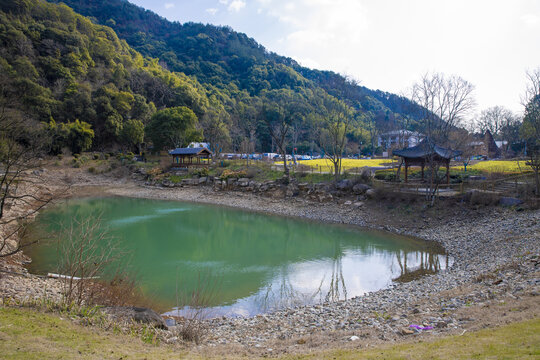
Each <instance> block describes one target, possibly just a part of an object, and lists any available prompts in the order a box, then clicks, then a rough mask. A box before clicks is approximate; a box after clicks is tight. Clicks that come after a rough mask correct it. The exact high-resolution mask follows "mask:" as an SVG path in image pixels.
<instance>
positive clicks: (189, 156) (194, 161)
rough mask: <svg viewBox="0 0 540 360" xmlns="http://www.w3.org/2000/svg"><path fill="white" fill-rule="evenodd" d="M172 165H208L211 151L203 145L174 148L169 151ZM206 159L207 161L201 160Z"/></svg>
mask: <svg viewBox="0 0 540 360" xmlns="http://www.w3.org/2000/svg"><path fill="white" fill-rule="evenodd" d="M169 155H171V156H172V161H173V164H174V165H179V166H185V167H189V166H208V164H209V163H210V161H208V160H209V159H210V157H211V156H212V152H211V151H210V150H208V149H207V148H205V147H199V148H176V149H174V150H171V151H169ZM202 159H206V160H207V161H206V162H204V161H201V160H202Z"/></svg>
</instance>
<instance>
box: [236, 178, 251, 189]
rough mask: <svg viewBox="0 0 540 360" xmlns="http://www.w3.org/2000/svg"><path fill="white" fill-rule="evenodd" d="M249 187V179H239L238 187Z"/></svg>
mask: <svg viewBox="0 0 540 360" xmlns="http://www.w3.org/2000/svg"><path fill="white" fill-rule="evenodd" d="M248 185H249V179H248V178H240V179H238V186H241V187H246V186H248Z"/></svg>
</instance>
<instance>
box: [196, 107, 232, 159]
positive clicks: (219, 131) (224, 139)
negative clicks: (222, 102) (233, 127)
mask: <svg viewBox="0 0 540 360" xmlns="http://www.w3.org/2000/svg"><path fill="white" fill-rule="evenodd" d="M228 117H229V115H228V114H227V112H225V110H224V109H215V108H214V109H211V110H208V111H207V112H206V113H205V114H204V115H203V117H202V118H201V121H200V124H201V126H202V128H203V134H204V138H205V139H206V140H207V141H208V142H209V143H210V149H211V150H212V153H213V159H214V162H215V161H216V159H218V158H219V155H220V153H221V151H222V150H223V148H225V147H227V146H228V145H229V144H230V142H231V136H230V134H229V128H228V126H227V123H228V121H229V119H228Z"/></svg>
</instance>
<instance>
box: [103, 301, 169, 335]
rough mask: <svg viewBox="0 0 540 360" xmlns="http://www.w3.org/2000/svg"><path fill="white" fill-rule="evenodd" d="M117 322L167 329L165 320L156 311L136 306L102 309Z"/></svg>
mask: <svg viewBox="0 0 540 360" xmlns="http://www.w3.org/2000/svg"><path fill="white" fill-rule="evenodd" d="M102 311H103V312H104V313H106V314H107V315H109V316H110V317H111V318H112V319H113V320H115V321H121V322H128V323H129V322H132V321H135V322H138V323H141V324H147V325H151V326H153V327H155V328H159V329H165V330H166V329H167V325H166V324H165V321H164V320H163V318H162V317H161V316H160V315H159V314H158V313H157V312H155V311H154V310H152V309H148V308H142V307H135V306H107V307H104V308H103V309H102Z"/></svg>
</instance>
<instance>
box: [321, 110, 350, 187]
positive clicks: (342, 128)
mask: <svg viewBox="0 0 540 360" xmlns="http://www.w3.org/2000/svg"><path fill="white" fill-rule="evenodd" d="M326 109H327V113H326V114H325V115H323V117H322V126H323V127H322V129H321V135H320V145H321V148H323V149H324V151H325V153H326V155H327V156H328V158H329V159H330V162H331V163H332V165H333V166H334V177H335V180H336V181H337V180H338V179H339V176H340V173H341V160H342V158H343V151H344V150H345V146H346V145H347V133H348V131H349V130H350V124H351V118H352V115H351V113H350V110H349V108H348V107H347V105H345V103H343V102H341V101H339V100H331V101H330V100H329V101H328V103H327V104H326Z"/></svg>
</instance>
